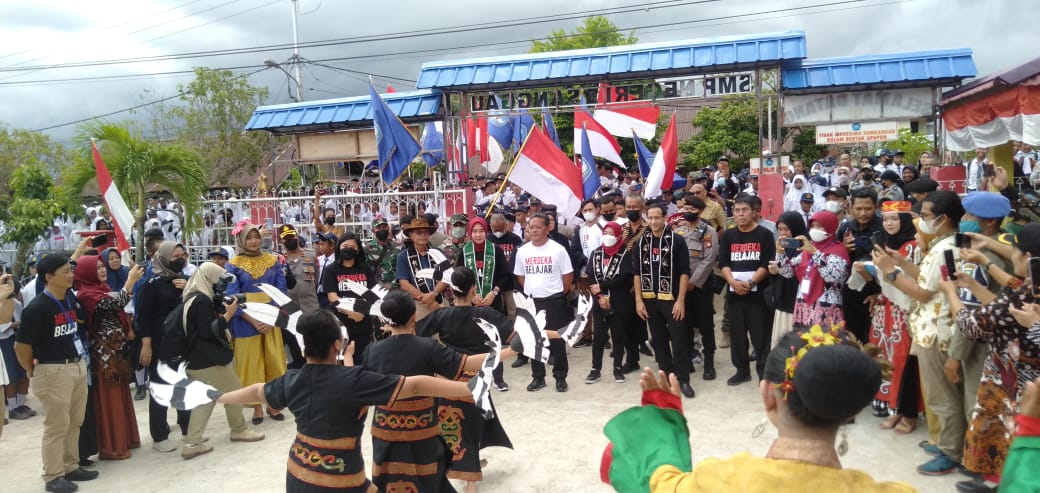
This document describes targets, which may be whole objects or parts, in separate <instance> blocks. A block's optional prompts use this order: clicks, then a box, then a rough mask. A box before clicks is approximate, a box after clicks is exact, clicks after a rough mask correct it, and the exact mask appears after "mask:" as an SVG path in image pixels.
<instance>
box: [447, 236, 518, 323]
mask: <svg viewBox="0 0 1040 493" xmlns="http://www.w3.org/2000/svg"><path fill="white" fill-rule="evenodd" d="M488 231H489V229H488V224H487V221H485V220H484V218H482V217H474V218H472V219H470V220H469V224H467V225H466V236H467V237H469V240H470V241H468V242H466V244H465V245H463V246H462V249H461V250H459V254H458V257H456V259H455V265H457V266H459V267H468V268H469V269H471V270H472V271H473V272H476V273H477V286H476V287H477V296H476V298H474V299H473V306H489V307H491V308H494V309H495V310H498V311H499V312H501V313H503V314H504V313H505V305H504V304H503V302H502V299H501V298H499V294H500V293H501V292H502V286H503V285H505V282H506V278H507V276H509V266H508V265H507V264H506V257H505V254H504V253H502V250H501V249H500V248H498V247H497V246H496V245H495V244H494V243H491V241H490V240H488V236H487V235H488Z"/></svg>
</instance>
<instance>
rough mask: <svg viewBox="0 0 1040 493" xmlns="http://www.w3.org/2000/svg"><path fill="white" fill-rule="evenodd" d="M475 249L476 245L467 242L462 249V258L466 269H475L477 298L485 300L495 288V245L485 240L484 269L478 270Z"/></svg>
mask: <svg viewBox="0 0 1040 493" xmlns="http://www.w3.org/2000/svg"><path fill="white" fill-rule="evenodd" d="M474 247H475V245H474V244H473V242H472V241H468V242H466V245H465V246H463V247H462V257H463V261H465V263H466V267H469V268H470V269H473V272H476V273H477V296H480V297H481V298H483V297H485V296H487V295H488V293H490V292H491V290H492V289H493V288H494V286H492V281H493V280H494V279H493V278H494V274H495V245H494V244H493V243H491V242H490V241H487V240H484V264H483V269H478V268H477V252H476V248H474Z"/></svg>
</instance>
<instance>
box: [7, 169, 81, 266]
mask: <svg viewBox="0 0 1040 493" xmlns="http://www.w3.org/2000/svg"><path fill="white" fill-rule="evenodd" d="M5 185H6V186H7V187H8V189H9V190H10V192H11V197H10V201H9V202H8V204H7V207H4V208H2V209H0V218H2V219H3V221H4V232H3V235H0V241H2V242H3V243H14V244H15V245H16V250H15V261H14V273H15V277H16V278H18V277H21V275H22V269H24V266H25V260H26V258H27V257H28V256H29V253H30V252H32V249H33V246H35V245H36V242H37V241H38V240H39V239H40V235H41V233H43V231H44V230H46V229H48V228H50V227H51V226H52V225H54V219H56V218H57V217H58V216H61V215H63V214H71V213H72V212H73V210H74V209H76V208H77V207H78V206H77V205H76V204H73V203H72V202H71V201H69V200H65V199H64V198H62V197H61V195H60V194H59V193H56V192H57V190H56V187H55V185H54V179H53V178H51V175H50V174H49V173H48V172H47V170H46V169H45V168H44V166H43V164H41V163H39V162H35V161H33V160H28V161H27V162H22V163H21V164H20V165H19V166H18V168H17V169H16V170H15V171H14V173H13V174H12V176H11V178H10V180H9V182H8V183H6V184H5Z"/></svg>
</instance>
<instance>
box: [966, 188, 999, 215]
mask: <svg viewBox="0 0 1040 493" xmlns="http://www.w3.org/2000/svg"><path fill="white" fill-rule="evenodd" d="M961 203H962V204H963V205H964V210H966V211H968V214H971V215H973V216H976V217H979V218H982V219H999V218H1002V217H1004V216H1007V215H1008V214H1011V202H1010V201H1009V200H1008V199H1007V197H1005V196H1003V195H1001V194H999V193H995V192H971V193H969V194H968V195H966V196H965V197H964V199H962V200H961Z"/></svg>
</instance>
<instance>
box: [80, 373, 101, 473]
mask: <svg viewBox="0 0 1040 493" xmlns="http://www.w3.org/2000/svg"><path fill="white" fill-rule="evenodd" d="M90 378H92V379H93V378H94V375H91V376H90ZM90 383H91V385H88V386H87V407H86V409H85V410H84V411H83V425H82V426H80V427H79V460H81V461H84V460H87V458H88V457H90V456H92V455H94V454H96V453H98V436H97V418H95V417H94V394H96V393H97V386H95V385H93V383H94V382H90Z"/></svg>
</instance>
